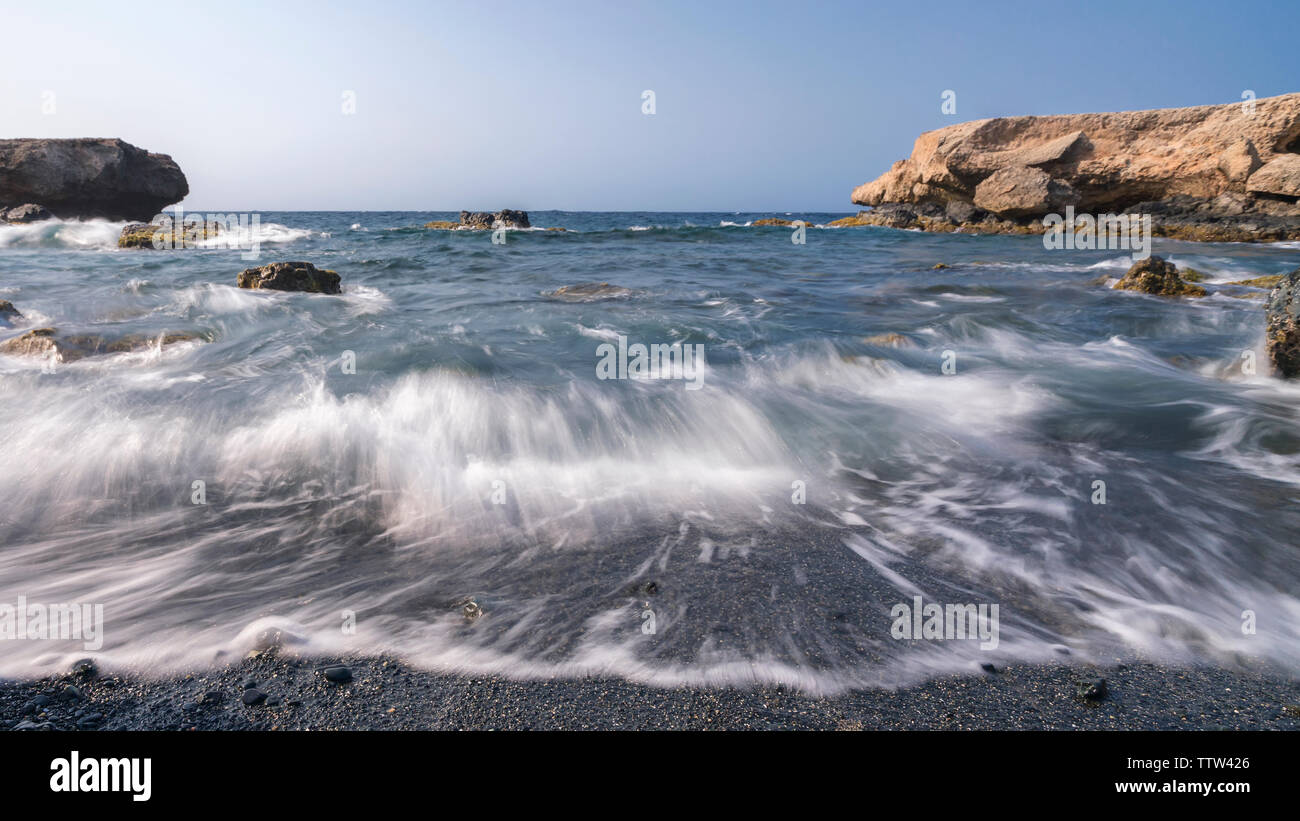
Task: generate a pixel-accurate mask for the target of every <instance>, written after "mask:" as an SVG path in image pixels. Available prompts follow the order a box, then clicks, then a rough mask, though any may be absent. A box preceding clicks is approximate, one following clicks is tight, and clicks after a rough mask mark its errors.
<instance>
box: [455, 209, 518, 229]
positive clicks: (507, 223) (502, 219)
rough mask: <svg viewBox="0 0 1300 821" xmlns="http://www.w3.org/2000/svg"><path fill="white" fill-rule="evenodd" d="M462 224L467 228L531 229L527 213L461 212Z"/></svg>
mask: <svg viewBox="0 0 1300 821" xmlns="http://www.w3.org/2000/svg"><path fill="white" fill-rule="evenodd" d="M460 224H461V225H462V226H463V227H465V228H479V229H482V228H531V227H532V225H531V224H530V223H529V222H528V212H527V211H512V210H510V209H509V208H503V209H501V210H500V211H496V212H492V211H461V212H460Z"/></svg>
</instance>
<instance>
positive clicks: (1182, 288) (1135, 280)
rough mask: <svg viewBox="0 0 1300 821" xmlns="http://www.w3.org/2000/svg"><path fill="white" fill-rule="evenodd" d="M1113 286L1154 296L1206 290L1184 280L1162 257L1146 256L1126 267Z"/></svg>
mask: <svg viewBox="0 0 1300 821" xmlns="http://www.w3.org/2000/svg"><path fill="white" fill-rule="evenodd" d="M1115 287H1116V288H1117V289H1119V290H1123V291H1141V292H1142V293H1144V294H1155V295H1156V296H1205V294H1206V290H1205V289H1204V288H1202V287H1201V286H1199V285H1193V284H1192V283H1190V282H1186V281H1184V280H1183V278H1182V277H1180V276H1179V275H1178V266H1176V265H1174V264H1173V263H1172V262H1169V261H1167V260H1165V259H1164V258H1163V257H1147V258H1146V259H1144V260H1141V261H1140V262H1138V263H1136V264H1135V265H1133V267H1132V268H1129V269H1128V273H1126V274H1124V276H1123V278H1121V279H1120V281H1119V282H1117V283H1115Z"/></svg>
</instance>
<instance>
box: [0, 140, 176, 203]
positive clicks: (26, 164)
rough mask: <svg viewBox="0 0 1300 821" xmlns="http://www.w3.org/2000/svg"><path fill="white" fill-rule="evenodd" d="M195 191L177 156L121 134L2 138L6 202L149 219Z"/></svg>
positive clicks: (2, 197)
mask: <svg viewBox="0 0 1300 821" xmlns="http://www.w3.org/2000/svg"><path fill="white" fill-rule="evenodd" d="M189 190H190V187H189V183H188V182H186V180H185V175H184V174H183V173H181V169H180V167H179V166H177V165H176V163H175V162H174V161H173V160H172V158H171V157H168V156H166V155H164V154H151V153H149V152H148V151H145V150H144V149H141V148H136V147H135V146H133V145H131V144H130V143H127V142H124V141H122V140H119V139H73V140H51V139H17V140H0V205H4V206H9V207H12V206H15V205H20V204H22V203H37V202H39V203H41V204H43V205H44V206H45V207H46V208H48V209H49V210H50V211H52V212H54V213H56V214H58V215H60V216H61V217H63V218H65V219H89V218H101V219H111V220H147V219H149V218H151V217H152V216H153V215H154V214H157V213H158V212H160V211H161V210H162V209H163V208H165V207H166V206H168V205H171V204H172V203H175V202H179V201H180V200H182V199H184V198H185V195H186V194H188V193H189Z"/></svg>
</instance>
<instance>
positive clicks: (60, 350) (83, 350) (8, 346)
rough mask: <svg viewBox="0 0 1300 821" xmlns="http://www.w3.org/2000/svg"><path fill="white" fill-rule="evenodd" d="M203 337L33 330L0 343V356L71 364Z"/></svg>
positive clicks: (185, 334)
mask: <svg viewBox="0 0 1300 821" xmlns="http://www.w3.org/2000/svg"><path fill="white" fill-rule="evenodd" d="M202 339H203V337H201V336H199V335H198V334H196V333H190V332H181V333H168V334H161V335H156V336H149V335H147V334H128V335H127V336H122V337H117V338H114V339H109V338H105V337H102V336H93V335H66V336H65V335H61V334H59V332H58V330H57V329H55V328H35V329H33V330H30V331H28V332H27V333H25V334H23V335H22V336H17V337H14V338H13V339H7V340H5V341H4V342H0V353H2V354H8V355H10V356H54V357H55V358H56V359H58V361H60V362H75V361H77V360H78V359H85V358H86V357H88V356H102V355H105V354H114V353H130V352H131V351H140V350H145V349H146V348H150V347H152V346H154V345H157V344H162V345H164V346H166V345H173V344H175V343H177V342H198V341H202Z"/></svg>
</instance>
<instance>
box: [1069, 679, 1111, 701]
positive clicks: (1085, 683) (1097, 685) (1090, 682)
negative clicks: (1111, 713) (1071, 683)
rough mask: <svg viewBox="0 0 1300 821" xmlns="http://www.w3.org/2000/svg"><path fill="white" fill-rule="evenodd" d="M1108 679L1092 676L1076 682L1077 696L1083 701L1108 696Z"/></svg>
mask: <svg viewBox="0 0 1300 821" xmlns="http://www.w3.org/2000/svg"><path fill="white" fill-rule="evenodd" d="M1106 694H1107V689H1106V679H1104V678H1091V679H1084V680H1082V681H1079V682H1076V689H1075V696H1076V697H1078V698H1079V699H1080V700H1082V701H1101V700H1102V699H1104V698H1105V697H1106Z"/></svg>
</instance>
